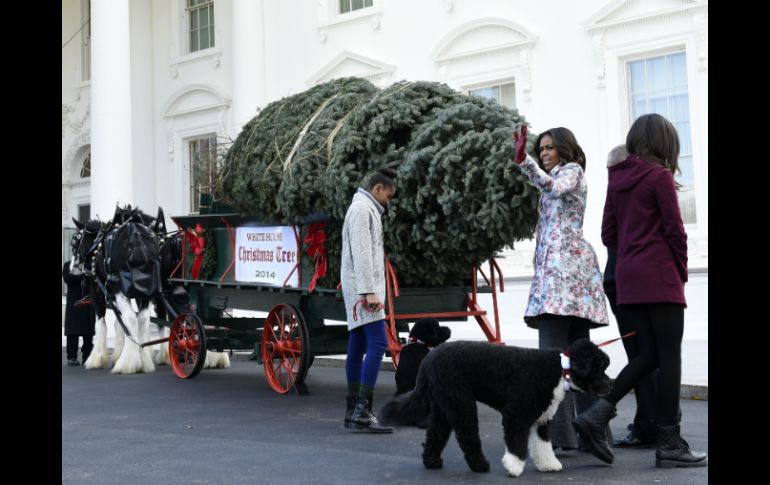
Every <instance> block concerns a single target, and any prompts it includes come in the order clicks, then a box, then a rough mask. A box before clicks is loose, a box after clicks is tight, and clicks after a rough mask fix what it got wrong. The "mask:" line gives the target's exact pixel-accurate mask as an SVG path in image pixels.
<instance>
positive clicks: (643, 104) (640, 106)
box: [631, 94, 647, 119]
mask: <svg viewBox="0 0 770 485" xmlns="http://www.w3.org/2000/svg"><path fill="white" fill-rule="evenodd" d="M631 103H632V106H631V110H632V111H631V118H633V119H637V118H638V117H640V116H642V115H644V114H647V96H645V95H643V94H635V95H633V96H632V97H631Z"/></svg>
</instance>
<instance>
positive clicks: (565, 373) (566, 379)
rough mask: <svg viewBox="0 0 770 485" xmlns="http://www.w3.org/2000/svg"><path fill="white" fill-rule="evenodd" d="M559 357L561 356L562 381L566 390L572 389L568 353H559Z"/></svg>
mask: <svg viewBox="0 0 770 485" xmlns="http://www.w3.org/2000/svg"><path fill="white" fill-rule="evenodd" d="M559 357H561V377H562V382H563V383H564V390H565V391H569V390H570V389H571V385H570V373H569V370H570V359H569V355H568V354H559Z"/></svg>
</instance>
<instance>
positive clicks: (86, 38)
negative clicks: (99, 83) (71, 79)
mask: <svg viewBox="0 0 770 485" xmlns="http://www.w3.org/2000/svg"><path fill="white" fill-rule="evenodd" d="M80 12H81V16H80V17H81V22H80V23H81V24H83V30H81V31H80V32H81V35H80V53H81V56H80V60H81V63H80V65H81V73H82V77H83V81H88V80H89V79H91V0H81V4H80Z"/></svg>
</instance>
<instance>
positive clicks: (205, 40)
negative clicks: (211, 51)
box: [200, 27, 209, 49]
mask: <svg viewBox="0 0 770 485" xmlns="http://www.w3.org/2000/svg"><path fill="white" fill-rule="evenodd" d="M200 34H201V45H200V48H201V49H207V48H208V47H209V28H208V27H203V28H202V29H201V31H200Z"/></svg>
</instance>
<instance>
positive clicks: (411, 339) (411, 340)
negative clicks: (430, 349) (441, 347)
mask: <svg viewBox="0 0 770 485" xmlns="http://www.w3.org/2000/svg"><path fill="white" fill-rule="evenodd" d="M409 343H412V344H423V345H428V344H426V343H425V342H423V341H422V340H420V339H418V338H417V337H409Z"/></svg>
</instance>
